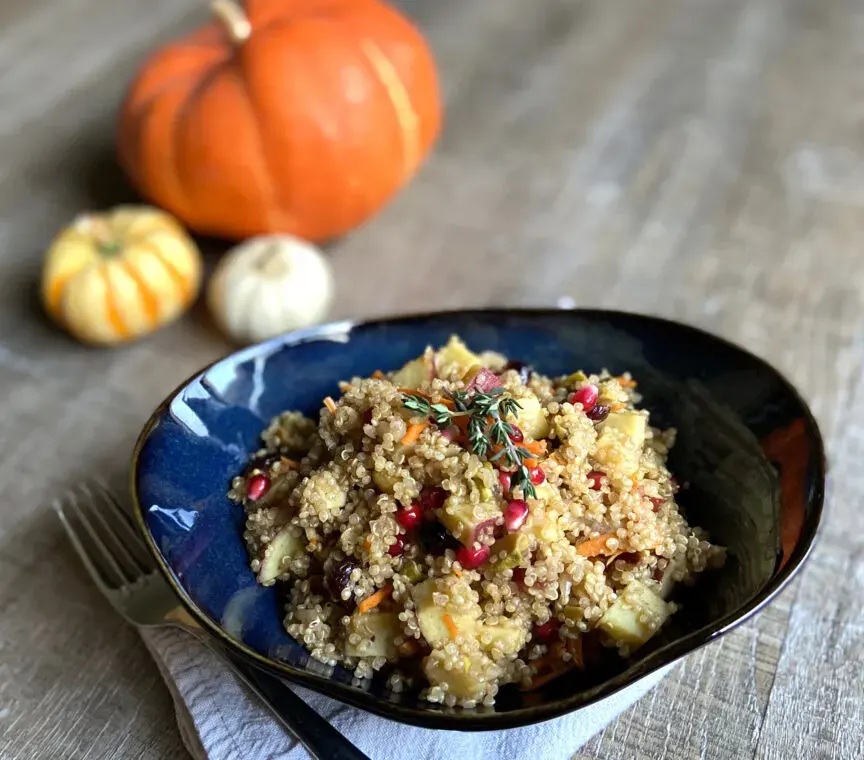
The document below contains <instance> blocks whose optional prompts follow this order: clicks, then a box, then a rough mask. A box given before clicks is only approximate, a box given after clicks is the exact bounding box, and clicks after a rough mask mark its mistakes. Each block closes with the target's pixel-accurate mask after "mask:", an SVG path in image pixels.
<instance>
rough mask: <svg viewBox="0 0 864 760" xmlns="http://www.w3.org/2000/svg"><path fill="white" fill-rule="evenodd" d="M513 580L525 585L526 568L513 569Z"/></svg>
mask: <svg viewBox="0 0 864 760" xmlns="http://www.w3.org/2000/svg"><path fill="white" fill-rule="evenodd" d="M513 582H514V583H516V584H518V585H519V586H524V585H525V568H524V567H516V568H514V569H513Z"/></svg>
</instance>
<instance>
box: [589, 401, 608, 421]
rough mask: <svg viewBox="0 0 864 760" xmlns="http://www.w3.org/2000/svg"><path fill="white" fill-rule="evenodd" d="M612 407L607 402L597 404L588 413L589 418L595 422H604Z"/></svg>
mask: <svg viewBox="0 0 864 760" xmlns="http://www.w3.org/2000/svg"><path fill="white" fill-rule="evenodd" d="M610 411H611V409H610V408H609V407H608V406H607V405H606V404H596V405H595V406H594V407H592V408H591V409H590V410H589V411H588V412H586V414H587V415H588V419H589V420H594V422H602V421H603V420H605V419H606V418H607V417H608V416H609V412H610Z"/></svg>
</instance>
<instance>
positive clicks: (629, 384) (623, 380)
mask: <svg viewBox="0 0 864 760" xmlns="http://www.w3.org/2000/svg"><path fill="white" fill-rule="evenodd" d="M615 379H616V380H617V381H618V382H619V383H620V384H621V386H622V387H623V388H635V387H636V385H637V383H636V381H635V380H632V379H631V378H629V377H624V375H620V376H619V377H616V378H615Z"/></svg>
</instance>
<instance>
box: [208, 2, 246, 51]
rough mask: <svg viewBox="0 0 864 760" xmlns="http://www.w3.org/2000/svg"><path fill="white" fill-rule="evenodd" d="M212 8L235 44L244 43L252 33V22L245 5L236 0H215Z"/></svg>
mask: <svg viewBox="0 0 864 760" xmlns="http://www.w3.org/2000/svg"><path fill="white" fill-rule="evenodd" d="M210 10H211V11H213V14H214V15H215V16H216V17H217V18H218V19H219V20H220V21H221V22H222V24H223V25H224V27H225V31H226V32H228V36H229V37H230V38H231V42H233V43H234V44H235V45H242V44H243V43H244V42H246V40H248V39H249V35H250V34H252V24H250V23H249V19H248V18H247V17H246V13H245V11H244V10H243V7H242V6H241V5H239V4H238V3H236V2H235V0H213V2H212V3H210Z"/></svg>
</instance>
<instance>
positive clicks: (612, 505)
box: [229, 336, 724, 707]
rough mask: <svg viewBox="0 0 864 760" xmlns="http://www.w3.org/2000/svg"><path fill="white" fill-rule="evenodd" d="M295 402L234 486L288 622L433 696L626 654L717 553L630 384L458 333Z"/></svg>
mask: <svg viewBox="0 0 864 760" xmlns="http://www.w3.org/2000/svg"><path fill="white" fill-rule="evenodd" d="M340 389H341V392H342V395H341V397H340V398H339V399H335V400H334V399H332V398H330V397H328V398H326V399H324V401H323V405H322V408H321V410H320V414H319V420H318V422H317V424H316V422H315V421H313V420H311V419H309V418H307V417H304V416H303V415H302V414H300V413H298V412H294V411H286V412H284V413H283V414H281V415H279V416H278V417H277V418H275V419H274V420H273V421H272V422H271V423H270V425H269V426H268V427H267V429H266V430H265V431H264V432H263V435H262V440H263V444H264V446H263V448H262V449H261V450H260V451H259V452H257V453H256V454H255V456H254V457H253V459H252V460H251V461H250V463H249V466H248V467H247V469H246V471H245V472H244V474H243V475H242V476H238V477H236V478H235V479H234V480H233V482H232V484H231V489H230V491H229V496H230V498H231V499H232V500H234V501H235V502H237V503H240V504H243V506H244V507H245V510H246V514H247V520H246V531H245V534H244V538H245V540H246V542H247V545H248V549H249V554H250V557H251V568H252V570H253V571H254V572H255V573H256V574H257V578H258V582H259V583H261V584H262V585H271V584H273V583H284V584H287V586H288V587H289V588H290V594H289V597H288V598H289V601H288V603H287V607H286V616H285V627H286V629H287V631H288V633H289V634H291V636H293V637H294V638H295V639H297V641H299V642H301V643H303V644H304V645H305V647H306V648H307V649H308V650H309V652H310V654H311V656H312V657H314V658H315V659H317V660H320V661H321V662H324V663H327V664H330V665H335V664H337V663H338V664H342V665H344V666H346V667H348V668H350V669H351V670H353V671H354V673H355V675H356V676H357V677H359V678H367V677H370V676H371V675H372V674H373V672H375V671H378V670H381V669H386V671H387V672H388V673H389V674H390V675H389V680H388V683H389V686H390V687H391V688H392V689H393V690H395V691H400V690H402V689H404V688H408V687H410V686H418V687H422V688H423V696H424V697H425V698H426V699H427V700H429V701H430V702H439V703H444V704H447V705H451V706H453V705H461V706H463V707H473V706H476V705H479V704H483V705H492V704H493V703H494V700H495V695H496V693H497V692H498V689H499V687H500V686H502V685H503V684H507V683H514V682H515V683H517V684H519V686H520V688H523V689H531V688H538V687H539V686H542V685H543V684H545V683H547V682H549V681H550V680H552V679H554V678H557V677H559V676H561V675H562V674H564V673H566V672H569V671H572V670H574V669H577V670H579V669H584V668H586V667H590V666H591V662H592V653H596V651H597V649H598V648H599V647H600V646H605V647H617V649H618V651H619V653H620V654H621V655H622V656H625V657H626V656H628V655H629V654H630V653H632V652H633V651H635V650H636V649H637V648H638V647H640V646H641V645H643V644H644V643H645V642H646V641H647V640H648V639H649V638H651V637H652V636H653V635H654V634H655V633H656V632H657V631H658V630H659V629H660V627H661V626H662V625H663V624H664V623H665V622H666V620H667V619H668V618H669V616H670V615H671V614H672V613H673V612H675V610H676V605H675V603H674V602H671V601H669V596H670V592H671V591H672V588H673V586H674V584H676V583H678V582H688V583H689V582H692V580H693V579H694V577H695V576H696V575H697V574H698V573H700V572H702V571H703V570H705V569H707V568H710V567H717V566H719V565H720V564H722V562H723V559H724V551H723V549H722V548H720V547H716V546H713V545H712V544H711V543H710V542H709V540H708V536H707V535H706V534H705V533H704V531H702V530H700V529H699V528H694V527H691V526H689V525H688V524H687V522H686V521H685V519H684V517H683V516H682V515H681V513H680V512H679V509H678V507H677V505H676V504H675V493H676V491H677V485H676V483H675V480H674V478H673V477H672V476H671V475H670V473H669V471H668V470H667V469H666V466H665V462H666V457H667V454H668V452H669V449H670V447H671V446H672V444H673V442H674V431H672V430H665V431H664V430H658V429H656V428H653V427H651V426H650V425H649V424H648V413H647V412H646V411H643V410H638V409H637V408H636V406H635V405H636V403H638V401H639V396H638V394H637V392H636V382H635V381H634V380H633V379H631V378H630V377H629V375H623V376H618V377H613V376H612V375H610V374H609V373H608V372H602V373H600V374H593V375H585V374H583V373H582V372H575V373H574V374H572V375H569V376H567V377H558V378H549V377H544V376H542V375H540V374H539V373H537V372H534V371H533V370H532V369H531V368H530V367H526V366H525V365H522V364H520V363H518V362H508V360H507V358H506V357H504V356H501V355H499V354H495V353H491V352H486V353H481V354H475V353H473V352H472V351H471V350H469V349H468V348H467V347H466V346H465V345H464V343H462V341H461V340H460V339H459V338H457V337H455V336H454V337H452V338H451V339H450V341H449V342H448V344H447V345H446V346H444V347H443V348H441V349H439V350H437V351H434V350H433V349H432V348H427V349H426V351H425V352H424V354H423V355H422V356H421V357H418V358H417V359H415V360H414V361H411V362H409V363H408V364H406V365H405V366H404V367H403V368H402V369H400V370H399V371H397V372H392V373H389V374H384V373H381V372H376V373H375V374H374V375H373V377H371V378H359V377H357V378H353V379H352V380H351V381H350V382H345V383H342V384H340Z"/></svg>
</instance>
